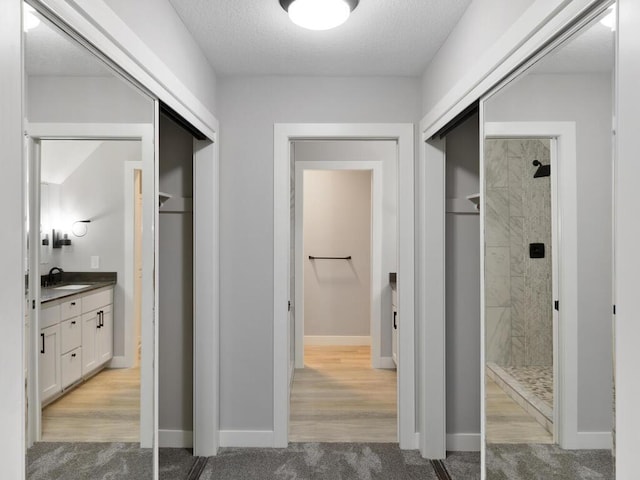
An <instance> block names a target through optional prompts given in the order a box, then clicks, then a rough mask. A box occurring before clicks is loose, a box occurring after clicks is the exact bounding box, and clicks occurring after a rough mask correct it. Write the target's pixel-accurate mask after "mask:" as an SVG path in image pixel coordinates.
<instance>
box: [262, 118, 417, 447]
mask: <svg viewBox="0 0 640 480" xmlns="http://www.w3.org/2000/svg"><path fill="white" fill-rule="evenodd" d="M314 140H325V141H327V140H335V141H345V140H386V141H392V142H394V143H395V149H396V158H397V161H398V178H397V185H398V186H400V185H402V188H398V196H397V199H398V235H397V240H398V264H397V285H398V287H397V288H398V316H399V317H401V318H402V321H401V322H400V325H401V326H400V328H399V329H398V332H399V333H398V335H399V342H398V343H399V347H398V348H399V363H400V364H401V365H403V367H402V369H401V371H400V372H399V373H398V387H397V398H398V441H399V444H400V448H403V449H409V448H416V447H417V444H418V439H417V435H416V429H415V383H414V364H415V359H414V350H415V345H414V319H413V308H414V307H413V283H414V278H413V275H414V274H413V271H414V264H413V255H414V248H413V245H414V235H413V222H414V218H413V208H414V202H413V126H412V125H408V124H366V125H359V124H322V125H316V124H292V125H285V124H282V125H280V124H277V125H276V127H275V136H274V145H275V150H274V161H275V166H274V168H275V170H274V171H275V175H274V196H275V198H274V201H275V217H274V222H275V223H274V235H275V236H274V248H275V251H274V256H275V264H274V432H273V435H274V438H273V445H274V446H277V447H280V446H286V445H287V443H288V431H289V428H288V423H289V394H290V382H289V381H290V372H291V369H292V368H293V364H294V362H293V360H294V355H293V354H292V347H293V343H294V333H295V328H294V327H293V325H292V322H293V319H292V318H291V317H290V315H289V312H288V305H289V302H290V300H291V299H292V297H291V290H292V289H291V264H292V259H291V255H292V249H291V244H292V242H293V240H292V235H291V233H292V232H291V217H292V215H291V211H292V208H291V207H292V205H291V203H292V202H291V181H292V177H291V173H292V165H293V164H292V155H291V153H292V147H291V145H292V143H293V142H298V141H314ZM297 275H298V273H297V272H296V276H297ZM294 309H295V305H294Z"/></svg>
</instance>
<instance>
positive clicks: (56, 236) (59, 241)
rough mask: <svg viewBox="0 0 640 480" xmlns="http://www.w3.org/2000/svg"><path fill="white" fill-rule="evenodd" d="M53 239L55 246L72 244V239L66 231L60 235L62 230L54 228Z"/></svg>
mask: <svg viewBox="0 0 640 480" xmlns="http://www.w3.org/2000/svg"><path fill="white" fill-rule="evenodd" d="M51 239H52V240H53V248H62V247H66V246H68V245H71V239H70V238H69V236H68V235H67V234H66V233H65V234H63V236H62V237H60V231H57V232H56V231H55V230H52V232H51Z"/></svg>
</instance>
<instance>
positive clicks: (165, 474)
mask: <svg viewBox="0 0 640 480" xmlns="http://www.w3.org/2000/svg"><path fill="white" fill-rule="evenodd" d="M158 457H159V459H158V460H159V461H158V463H159V468H158V474H159V475H158V476H159V477H160V480H180V479H185V478H187V475H188V474H189V472H190V470H191V467H192V466H193V464H194V462H195V457H194V456H193V450H191V449H190V448H189V449H187V448H160V449H159V451H158Z"/></svg>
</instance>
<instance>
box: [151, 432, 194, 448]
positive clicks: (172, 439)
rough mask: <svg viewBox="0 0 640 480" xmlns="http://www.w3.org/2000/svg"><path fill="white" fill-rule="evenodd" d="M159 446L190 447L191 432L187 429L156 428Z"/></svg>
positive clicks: (191, 442)
mask: <svg viewBox="0 0 640 480" xmlns="http://www.w3.org/2000/svg"><path fill="white" fill-rule="evenodd" d="M158 446H159V447H161V448H192V447H193V432H192V431H188V430H158Z"/></svg>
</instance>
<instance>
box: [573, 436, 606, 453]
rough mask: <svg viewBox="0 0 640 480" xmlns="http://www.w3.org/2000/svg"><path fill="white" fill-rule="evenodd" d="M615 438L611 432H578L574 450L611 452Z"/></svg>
mask: <svg viewBox="0 0 640 480" xmlns="http://www.w3.org/2000/svg"><path fill="white" fill-rule="evenodd" d="M611 448H613V437H612V436H611V432H578V434H577V435H576V443H575V445H571V449H572V450H611Z"/></svg>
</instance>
